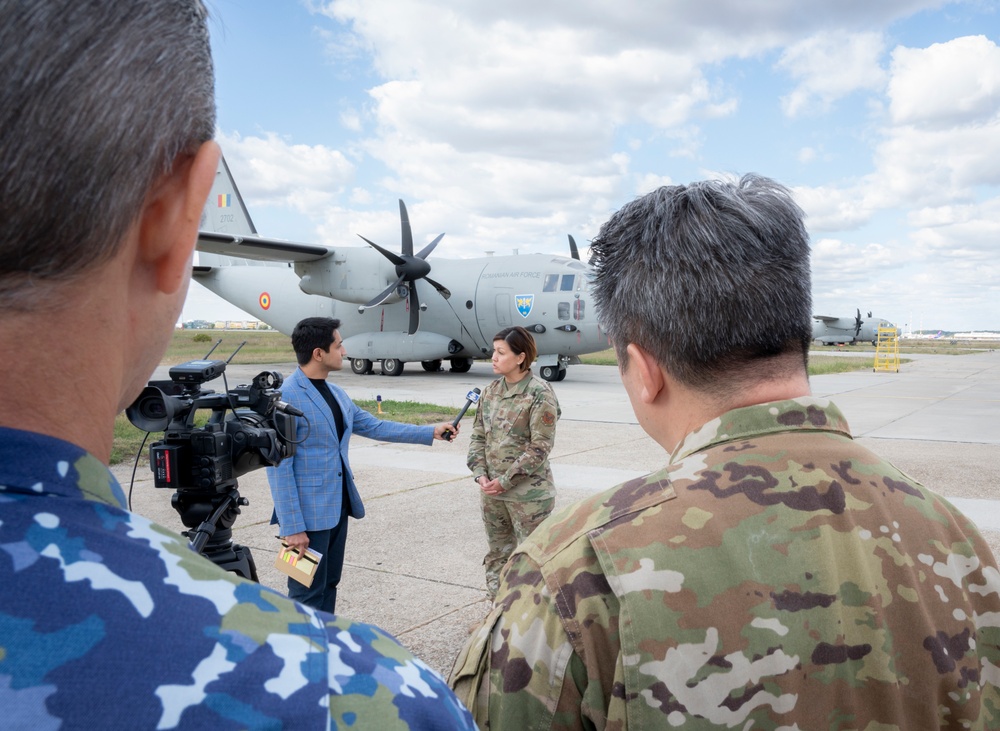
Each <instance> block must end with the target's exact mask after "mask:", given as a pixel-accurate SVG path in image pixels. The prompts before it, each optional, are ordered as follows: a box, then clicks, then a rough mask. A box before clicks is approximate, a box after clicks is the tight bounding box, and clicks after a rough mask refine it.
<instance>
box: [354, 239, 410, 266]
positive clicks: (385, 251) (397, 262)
mask: <svg viewBox="0 0 1000 731" xmlns="http://www.w3.org/2000/svg"><path fill="white" fill-rule="evenodd" d="M358 238H360V239H361V240H362V241H364V242H365V243H366V244H368V245H369V246H371V247H373V248H374V249H375V250H376V251H378V252H380V253H381V254H382V256H384V257H385V258H386V259H388V260H389V261H391V262H392V263H393V264H395V265H396V266H398V267H401V266H403V265H404V264H406V261H405V260H404V259H402V258H400V256H399V254H393V253H392V252H391V251H389V250H388V249H383V248H382V247H381V246H379V245H378V244H376V243H375V242H374V241H369V240H368V239H366V238H365V237H364V236H362V235H361V234H358Z"/></svg>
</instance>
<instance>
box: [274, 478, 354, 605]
mask: <svg viewBox="0 0 1000 731" xmlns="http://www.w3.org/2000/svg"><path fill="white" fill-rule="evenodd" d="M347 505H348V500H347V495H346V494H345V495H344V501H343V503H342V506H343V507H341V509H340V521H339V522H338V523H337V525H335V526H334V527H333V528H329V529H327V530H307V531H306V535H307V536H309V548H311V549H313V550H314V551H319V552H320V553H322V554H323V559H322V560H321V561H320V562H319V566H317V567H316V575H315V576H313V581H312V586H309V587H306V586H303V585H302V584H300V583H299V582H297V581H295V580H294V579H292V578H289V579H288V596H289V597H291V598H292V599H294V600H295V601H297V602H302V603H303V604H305V605H306V606H309V607H313V608H314V609H321V610H323V611H324V612H329V613H330V614H334V613H335V612H336V609H337V584H339V583H340V576H341V574H342V573H343V572H344V547H345V546H346V545H347V517H348V508H347Z"/></svg>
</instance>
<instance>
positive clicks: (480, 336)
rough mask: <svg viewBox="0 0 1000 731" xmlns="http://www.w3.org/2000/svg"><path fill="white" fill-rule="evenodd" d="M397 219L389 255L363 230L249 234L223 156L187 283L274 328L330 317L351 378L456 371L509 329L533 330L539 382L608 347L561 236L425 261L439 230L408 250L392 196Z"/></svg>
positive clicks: (406, 230) (578, 265) (585, 283)
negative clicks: (406, 367)
mask: <svg viewBox="0 0 1000 731" xmlns="http://www.w3.org/2000/svg"><path fill="white" fill-rule="evenodd" d="M399 215H400V227H401V231H402V245H401V251H400V253H396V252H395V251H391V250H389V249H386V248H383V247H382V246H380V245H378V244H376V243H375V242H373V241H369V240H368V239H365V238H364V237H361V238H362V239H363V240H364V241H365V242H366V243H367V244H368V246H351V247H348V246H337V247H331V246H320V245H315V244H300V243H295V242H290V241H282V240H278V239H270V238H265V237H262V236H258V235H257V230H256V229H255V228H254V225H253V222H252V221H251V220H250V215H249V213H248V212H247V209H246V206H245V205H244V203H243V199H242V198H241V197H240V193H239V190H237V188H236V183H235V182H234V180H233V177H232V174H231V173H230V171H229V166H228V165H227V164H226V161H225V159H222V160H221V162H220V163H219V170H218V172H217V173H216V178H215V183H214V186H213V188H212V193H211V195H210V196H209V199H208V202H207V204H206V206H205V210H204V212H203V213H202V220H201V226H200V228H201V230H200V231H199V233H198V250H199V252H200V253H199V259H198V263H197V265H196V266H195V267H194V278H195V279H196V280H197V281H198V282H200V283H201V284H203V285H204V286H205V287H207V288H208V289H209V290H211V291H213V292H215V293H216V294H218V295H219V296H221V297H222V298H223V299H225V300H227V301H229V302H231V303H233V304H234V305H236V306H237V307H239V308H240V309H242V310H244V311H245V312H248V313H249V314H251V315H253V316H254V317H256V318H258V319H260V320H262V321H263V322H266V323H267V324H268V325H271V326H272V327H274V328H276V329H277V330H280V331H281V332H284V333H291V331H292V328H293V327H294V326H295V323H296V322H298V321H299V320H301V319H302V318H305V317H310V316H314V315H321V316H327V317H336V318H339V319H340V321H341V329H342V332H343V334H344V348H345V350H346V353H347V357H348V358H349V359H350V361H351V368H352V370H353V371H354V372H355V373H371V372H372V371H373V365H374V364H375V363H378V364H379V367H380V370H381V373H382V375H387V376H398V375H399V374H400V373H402V372H403V364H404V363H407V362H411V361H419V362H420V364H421V366H423V368H424V369H425V370H427V371H438V370H441V369H442V368H441V366H442V363H443V362H444V361H445V360H447V361H448V362H449V365H450V370H452V371H454V372H458V373H465V372H467V371H468V370H469V369H470V368H471V367H472V362H473V360H474V359H486V358H490V357H491V355H492V351H493V336H494V335H495V334H496V333H497V332H499V331H500V330H501V329H503V328H505V327H508V326H511V325H521V326H522V327H525V328H526V329H527V330H528V331H530V332H531V333H532V335H533V337H534V339H535V343H536V344H537V346H538V360H537V362H538V367H539V374H540V375H541V377H542V378H544V379H545V380H548V381H561V380H562V379H563V378H565V377H566V366H567V365H569V364H571V363H578V362H579V356H580V355H581V354H583V353H593V352H596V351H599V350H604V349H606V348H608V347H609V342H608V339H607V336H606V335H605V334H604V333H603V331H602V330H601V329H600V327H599V325H598V323H597V316H596V314H595V312H594V308H593V304H592V301H591V299H590V293H589V284H590V275H591V269H590V267H589V266H588V265H587V264H585V263H584V262H582V261H580V260H579V254H578V252H577V249H576V243H575V242H574V241H573V240H572V237H570V248H571V252H572V254H573V256H572V257H564V256H555V255H546V254H528V255H521V256H487V257H479V258H474V259H432V258H431V256H430V254H431V252H433V250H434V248H435V247H436V246H437V244H438V242H439V241H440V240H441V238H442V236H444V234H441V235H440V236H438V237H437V238H435V239H434V240H433V241H431V242H430V243H428V244H427V245H426V246H424V247H423V248H422V249H420V251H418V252H416V253H414V242H413V234H412V231H411V229H410V221H409V217H408V215H407V212H406V206H405V205H404V204H403V201H399ZM432 261H433V265H432V263H431V262H432ZM431 275H433V277H432V276H431Z"/></svg>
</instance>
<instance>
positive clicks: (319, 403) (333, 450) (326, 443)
mask: <svg viewBox="0 0 1000 731" xmlns="http://www.w3.org/2000/svg"><path fill="white" fill-rule="evenodd" d="M328 385H329V386H330V391H331V392H333V396H334V398H335V399H336V400H337V403H338V404H340V410H341V412H343V414H344V433H343V434H342V435H341V437H340V439H339V440H338V439H337V428H336V423H335V422H334V419H333V413H332V412H331V411H330V407H329V405H328V404H327V403H326V400H325V399H324V398H323V397H322V396H321V395H320V393H319V391H317V390H316V387H315V386H313V385H312V383H310V382H309V377H308V376H306V374H305V373H303V372H302V369H301V368H296V369H295V373H293V374H292V375H291V376H289V377H288V379H287V380H286V381H285V382H284V383H283V384H282V386H281V398H282V400H283V401H286V402H287V403H289V404H291V405H292V406H295V407H297V408H299V409H301V410H302V412H303V413H304V414H305V417H304V418H303V417H299V418H297V419H296V426H295V440H296V441H297V442H299V444H298V445H297V447H296V452H295V454H294V455H293V456H292V457H289V458H287V459H285V460H282V462H281V463H280V464H279V465H278V466H277V467H268V468H267V481H268V483H269V484H270V486H271V498H272V499H273V500H274V517H273V518H272V520H271V522H272V523H275V522H277V523H278V524H279V526H280V530H281V535H283V536H288V535H292V534H293V533H301V532H302V531H306V530H326V529H328V528H333V527H334V526H335V525H337V523H338V522H339V521H340V509H341V502H342V500H343V496H344V486H345V480H346V486H347V494H348V495H349V497H350V501H351V503H350V514H351V515H353V516H354V517H355V518H363V517H364V515H365V506H364V505H363V504H362V502H361V495H359V494H358V488H357V486H356V485H355V484H354V474H353V473H352V472H351V462H350V459H349V458H348V449H347V448H348V446H349V444H350V441H351V434H360V435H361V436H363V437H368V438H369V439H376V440H379V441H384V442H405V443H407V444H428V445H429V444H431V443H432V442H433V441H434V426H433V425H429V426H414V425H412V424H399V423H397V422H394V421H383V420H381V419H377V418H375V417H374V416H372V415H371V414H369V413H368V412H367V411H365V410H364V409H361V408H359V407H358V406H357V405H355V403H354V402H353V401H351V399H350V398H349V397H348V395H347V394H346V393H345V392H344V390H343V389H342V388H340V386H337V385H334V384H333V383H329V382H328Z"/></svg>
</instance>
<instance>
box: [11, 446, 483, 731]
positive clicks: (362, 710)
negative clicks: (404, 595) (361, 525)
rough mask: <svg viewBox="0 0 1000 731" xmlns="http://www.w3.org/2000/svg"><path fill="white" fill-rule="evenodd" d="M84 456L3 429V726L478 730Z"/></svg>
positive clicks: (395, 646) (387, 657)
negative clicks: (189, 536) (145, 512)
mask: <svg viewBox="0 0 1000 731" xmlns="http://www.w3.org/2000/svg"><path fill="white" fill-rule="evenodd" d="M124 505H125V500H124V494H123V492H122V489H121V486H120V485H119V484H118V482H117V481H116V480H115V478H114V476H113V475H112V474H111V473H110V472H109V471H108V469H107V467H106V466H105V465H104V464H102V463H101V462H100V461H99V460H97V459H96V458H95V457H93V456H92V455H90V454H88V453H87V452H85V451H83V450H82V449H80V448H79V447H76V446H74V445H72V444H69V443H66V442H63V441H61V440H58V439H53V438H51V437H47V436H42V435H40V434H33V433H29V432H24V431H17V430H13V429H5V428H0V726H3V727H4V728H30V729H39V730H43V729H55V728H65V729H69V728H85V729H96V728H101V729H112V728H129V729H141V728H159V729H172V728H183V729H192V728H211V729H220V730H221V729H229V728H273V729H280V728H286V729H296V730H298V729H313V728H333V729H345V728H352V729H378V730H379V731H382V730H383V729H473V728H475V727H474V725H473V723H472V719H471V717H470V716H469V713H468V711H466V710H465V708H463V707H462V705H461V704H460V703H459V702H458V700H457V699H456V698H455V696H454V695H453V694H452V692H451V691H450V690H449V688H448V687H447V685H446V684H445V682H444V681H443V680H442V678H441V677H440V676H439V675H438V674H437V673H436V672H435V671H434V670H432V669H431V668H430V667H428V666H427V665H426V664H425V663H423V662H422V661H421V660H419V659H417V658H415V657H414V656H413V655H412V654H411V653H410V652H409V651H407V650H406V649H404V648H403V647H402V646H401V645H400V644H399V643H398V642H397V641H396V640H395V639H394V638H392V637H391V636H389V635H388V634H386V633H385V632H383V631H382V630H380V629H378V628H377V627H375V626H372V625H366V624H358V623H354V622H351V621H349V620H346V619H343V618H339V617H333V616H331V615H328V614H324V613H322V612H317V611H314V610H312V609H309V608H308V607H303V606H301V605H299V604H296V603H294V602H292V601H290V600H289V599H287V598H285V597H283V596H282V595H280V594H278V593H276V592H274V591H272V590H270V589H268V588H266V587H263V586H260V585H259V584H255V583H253V582H250V581H246V580H243V579H241V578H239V577H237V576H236V575H234V574H232V573H228V572H226V571H223V570H222V569H220V568H218V567H217V566H215V565H214V564H212V563H211V562H210V561H208V560H207V559H205V558H204V557H202V556H199V555H198V554H196V553H194V552H193V551H191V550H190V549H189V548H188V545H187V542H186V541H185V540H184V538H183V537H182V536H179V535H176V534H175V533H173V532H172V531H169V530H167V529H166V528H163V527H161V526H158V525H156V524H155V523H152V522H150V521H149V520H146V519H145V518H142V517H140V516H138V515H135V514H133V513H130V512H128V511H127V510H125V509H124Z"/></svg>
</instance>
